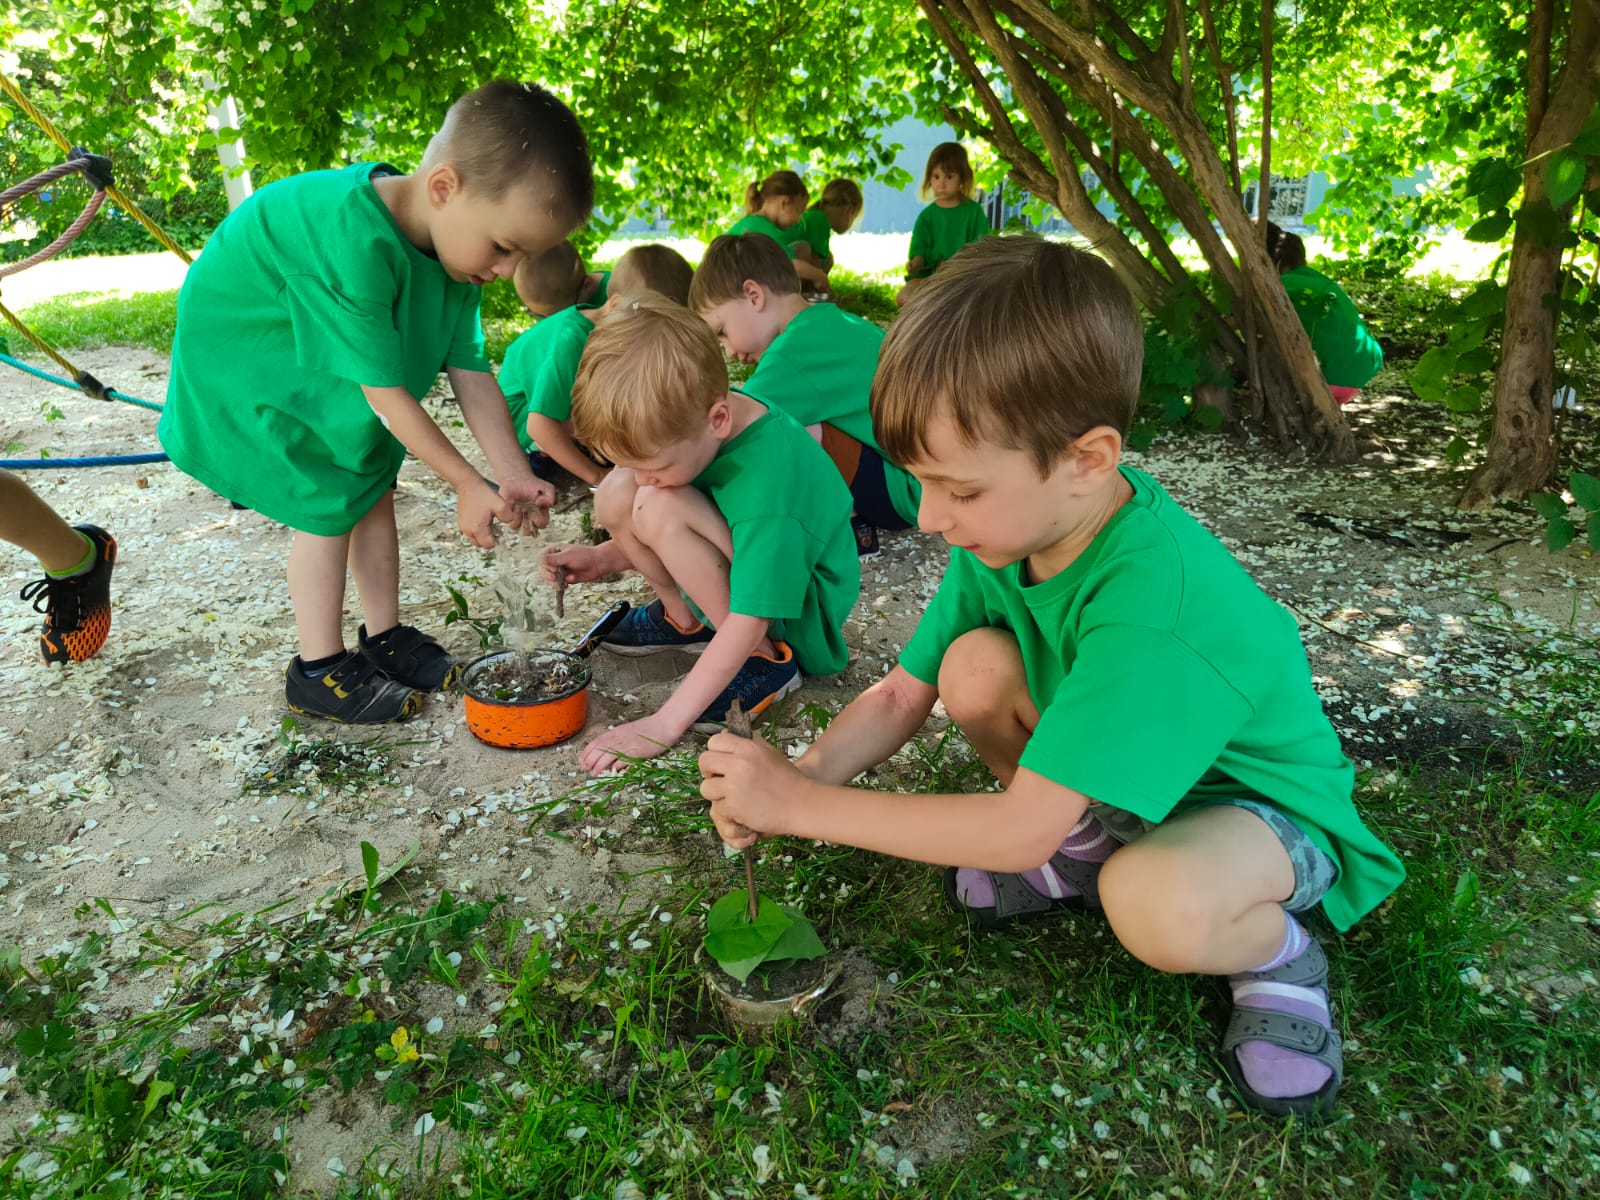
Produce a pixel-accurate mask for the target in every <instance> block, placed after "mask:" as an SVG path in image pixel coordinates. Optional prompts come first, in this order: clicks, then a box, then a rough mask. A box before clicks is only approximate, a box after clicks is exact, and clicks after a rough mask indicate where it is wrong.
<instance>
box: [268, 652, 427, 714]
mask: <svg viewBox="0 0 1600 1200" xmlns="http://www.w3.org/2000/svg"><path fill="white" fill-rule="evenodd" d="M283 692H284V697H285V698H286V699H287V700H288V702H289V707H290V708H292V709H294V711H295V712H297V713H305V714H306V715H307V716H311V717H324V718H326V719H327V720H329V721H343V722H344V723H346V724H348V725H383V724H386V723H387V722H390V721H404V720H406V719H407V718H408V717H414V716H416V715H417V711H418V710H419V709H420V708H421V707H422V693H421V692H419V691H417V690H416V689H415V688H409V687H407V686H406V685H405V684H403V683H396V682H395V681H394V680H393V679H390V678H389V677H388V676H386V675H385V674H384V673H383V672H382V671H380V670H378V667H377V665H376V664H375V663H374V662H373V661H372V660H371V659H369V658H365V657H363V656H362V655H360V654H354V653H351V654H346V655H345V656H344V659H343V660H342V661H341V662H339V663H338V665H336V666H334V667H333V668H332V669H331V670H329V671H327V672H326V673H325V674H322V675H317V676H311V675H307V674H306V672H305V665H304V664H303V663H302V662H301V661H300V656H299V655H298V654H297V655H295V657H294V661H292V662H291V663H290V664H289V670H288V672H287V673H286V674H285V676H284V682H283Z"/></svg>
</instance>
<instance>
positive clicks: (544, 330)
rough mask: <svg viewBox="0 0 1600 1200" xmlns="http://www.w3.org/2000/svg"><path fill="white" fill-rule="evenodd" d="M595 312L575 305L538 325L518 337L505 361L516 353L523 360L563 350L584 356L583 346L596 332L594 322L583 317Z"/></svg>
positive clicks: (537, 323) (588, 307)
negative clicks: (586, 313) (528, 355)
mask: <svg viewBox="0 0 1600 1200" xmlns="http://www.w3.org/2000/svg"><path fill="white" fill-rule="evenodd" d="M592 311H594V310H593V309H592V308H591V307H590V306H589V305H577V304H574V305H571V306H569V307H567V308H563V309H559V310H557V311H556V312H553V313H551V314H550V315H549V316H548V317H544V318H542V319H541V320H538V321H535V322H534V323H533V324H532V325H530V326H528V328H527V329H525V330H523V331H522V333H520V334H518V335H517V338H516V340H515V341H513V342H512V343H511V345H510V346H509V347H508V348H507V349H506V357H507V358H510V357H511V356H512V352H513V351H515V352H516V354H517V355H518V356H519V357H520V356H522V355H525V354H533V353H538V354H551V353H556V352H559V351H560V350H562V349H567V350H571V349H576V350H577V352H578V353H579V354H582V353H583V347H584V344H585V343H586V342H588V340H589V335H590V334H591V333H593V332H594V322H593V321H591V320H590V319H589V318H588V317H586V316H584V315H583V314H584V313H585V312H592Z"/></svg>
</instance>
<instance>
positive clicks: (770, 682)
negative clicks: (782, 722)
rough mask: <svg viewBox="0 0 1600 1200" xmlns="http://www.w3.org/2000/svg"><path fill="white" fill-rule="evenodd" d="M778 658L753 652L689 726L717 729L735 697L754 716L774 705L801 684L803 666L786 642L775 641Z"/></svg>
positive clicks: (700, 730)
mask: <svg viewBox="0 0 1600 1200" xmlns="http://www.w3.org/2000/svg"><path fill="white" fill-rule="evenodd" d="M773 645H774V646H775V647H776V649H777V651H778V657H777V658H767V657H766V656H765V655H762V654H752V655H751V656H750V657H749V658H747V659H745V663H744V666H742V667H740V668H739V673H738V674H737V675H735V676H734V677H733V679H732V680H730V681H729V683H728V686H727V687H725V688H723V689H722V691H721V692H720V693H718V695H717V698H716V699H715V700H713V701H712V702H711V703H710V704H708V705H706V710H705V712H703V713H701V714H700V719H699V720H698V721H696V722H695V723H694V724H693V725H691V726H690V727H689V728H691V729H693V730H694V731H695V732H696V733H717V732H720V731H721V729H722V727H723V726H724V725H726V724H727V722H728V709H729V708H730V707H731V706H732V705H733V702H734V701H735V700H737V701H739V703H740V704H741V705H743V707H744V711H745V712H746V713H748V714H749V715H750V716H751V717H754V716H755V715H756V714H757V713H759V712H764V711H765V710H766V709H768V708H771V707H772V706H773V705H774V704H776V703H777V702H778V701H779V700H781V699H782V698H783V697H785V696H787V695H788V694H789V693H790V692H792V691H794V690H795V688H797V687H799V686H800V668H799V667H798V666H796V665H795V661H794V651H793V650H791V649H790V648H789V645H788V643H787V642H774V643H773Z"/></svg>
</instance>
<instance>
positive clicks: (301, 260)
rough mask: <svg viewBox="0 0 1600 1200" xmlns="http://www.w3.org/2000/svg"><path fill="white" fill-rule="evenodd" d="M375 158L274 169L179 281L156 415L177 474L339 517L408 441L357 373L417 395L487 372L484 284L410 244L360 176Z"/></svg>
mask: <svg viewBox="0 0 1600 1200" xmlns="http://www.w3.org/2000/svg"><path fill="white" fill-rule="evenodd" d="M381 174H397V172H396V171H395V170H394V169H393V168H392V167H388V166H386V165H384V164H381V163H360V164H357V165H355V166H352V167H346V168H344V169H343V170H339V171H311V172H308V173H307V174H304V175H295V176H291V177H290V178H288V179H282V180H279V181H277V182H276V183H270V184H268V185H267V186H266V187H264V188H262V189H261V190H260V191H258V192H256V193H255V194H254V195H253V196H251V197H250V198H249V199H248V200H246V201H245V202H244V203H243V204H241V205H240V206H239V208H238V209H237V210H236V211H235V212H233V213H231V214H230V215H229V216H228V217H227V219H226V220H224V221H223V222H222V224H221V225H219V226H217V231H216V232H215V233H214V234H212V235H211V240H210V241H208V242H207V243H206V247H205V251H204V253H202V254H201V255H200V257H199V258H198V259H196V260H195V262H194V264H193V265H192V266H191V267H190V268H189V271H188V274H187V276H186V277H185V278H184V281H183V288H182V290H181V291H180V292H179V293H178V324H177V331H176V333H175V334H174V336H173V342H172V375H171V378H170V380H169V382H168V384H167V405H166V411H165V412H163V413H162V414H161V423H160V425H159V426H158V432H159V436H160V438H161V444H162V447H163V449H165V450H166V452H167V453H168V454H169V455H170V456H171V457H172V461H173V462H174V463H175V464H177V466H178V468H179V469H180V470H182V471H183V472H184V473H185V474H188V475H192V476H193V477H194V478H195V479H198V480H199V481H200V482H201V483H203V484H205V485H206V486H207V487H208V488H211V489H212V490H213V491H215V492H217V493H219V494H220V495H223V496H225V497H227V498H228V499H229V500H232V501H235V502H237V503H239V504H242V505H244V506H245V507H246V508H251V509H254V510H256V511H257V512H260V513H263V514H265V515H266V516H268V517H271V518H272V519H273V520H275V521H280V522H282V523H283V524H285V525H288V526H289V527H290V528H292V529H301V530H305V531H306V532H308V533H316V534H322V535H324V536H330V537H331V536H337V535H339V534H342V533H346V532H348V531H349V530H350V529H351V528H352V527H353V526H354V525H355V524H356V522H357V521H359V520H360V519H361V518H362V517H363V516H365V515H366V513H367V511H368V510H369V509H370V508H371V507H372V506H373V504H375V503H376V502H377V501H378V499H379V498H380V497H381V496H382V495H383V494H384V492H386V491H387V490H388V488H389V486H390V485H391V484H392V483H393V482H394V479H395V476H396V474H398V472H399V470H400V464H401V462H402V461H403V460H404V459H405V447H404V446H402V445H401V444H400V443H399V442H398V441H396V440H395V439H394V437H392V436H391V435H390V433H389V431H388V430H387V429H385V428H384V426H383V423H382V422H381V421H380V420H379V419H378V416H377V414H376V413H374V412H373V411H372V408H371V407H370V406H369V405H368V404H367V399H366V396H365V395H363V393H362V391H361V388H362V386H363V385H365V386H367V387H404V388H405V389H406V390H407V391H408V392H410V393H411V395H413V396H414V397H416V398H417V399H418V400H421V399H422V397H423V396H425V395H426V394H427V392H428V389H429V388H431V387H432V386H433V383H434V380H435V379H436V378H437V377H438V374H439V372H440V370H442V369H443V368H444V367H447V366H449V367H459V368H462V369H464V370H469V371H487V370H488V369H489V363H488V360H487V359H485V358H484V351H483V329H482V327H481V326H480V325H479V322H478V302H479V298H480V295H481V293H480V289H478V288H476V287H473V286H472V285H471V284H467V283H457V282H455V281H454V280H452V279H451V278H450V277H449V276H448V275H446V274H445V270H444V268H443V267H442V266H440V265H439V261H438V260H437V259H435V258H433V257H431V256H429V255H427V254H424V253H423V252H422V251H421V250H419V249H417V248H416V247H415V246H413V245H412V244H411V242H410V241H408V240H407V239H406V236H405V234H403V233H402V232H401V231H400V227H399V226H398V225H396V224H395V222H394V218H393V217H392V216H391V215H390V213H389V210H388V208H387V207H385V205H384V203H383V201H382V199H380V198H379V196H378V193H377V191H376V189H374V188H373V186H372V184H371V179H372V177H373V176H374V175H381Z"/></svg>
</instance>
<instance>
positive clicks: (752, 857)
mask: <svg viewBox="0 0 1600 1200" xmlns="http://www.w3.org/2000/svg"><path fill="white" fill-rule="evenodd" d="M727 729H728V732H729V733H731V734H733V736H734V737H741V738H744V739H745V740H746V741H750V740H752V739H754V738H755V730H753V729H751V727H750V714H749V713H747V712H745V711H744V705H742V704H740V703H739V702H738V701H737V700H735V701H734V702H733V703H732V704H730V705H728V722H727ZM744 886H745V897H746V899H748V900H749V901H750V924H752V925H754V924H755V923H756V911H757V906H756V850H755V847H754V846H746V847H745V848H744Z"/></svg>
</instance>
